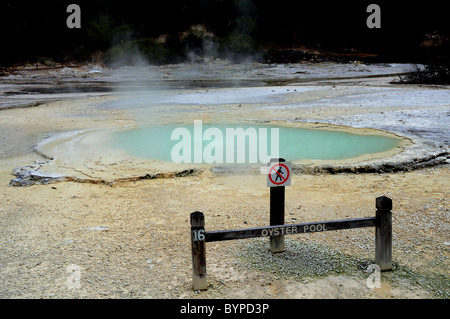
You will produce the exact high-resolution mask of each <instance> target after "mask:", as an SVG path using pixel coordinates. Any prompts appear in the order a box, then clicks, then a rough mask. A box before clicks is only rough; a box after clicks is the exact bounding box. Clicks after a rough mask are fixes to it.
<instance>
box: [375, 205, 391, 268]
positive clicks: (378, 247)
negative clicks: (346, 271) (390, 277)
mask: <svg viewBox="0 0 450 319" xmlns="http://www.w3.org/2000/svg"><path fill="white" fill-rule="evenodd" d="M376 208H377V212H376V217H377V226H376V228H375V263H376V264H377V265H378V266H379V267H380V270H381V271H385V270H391V269H392V212H391V209H392V200H391V199H390V198H388V197H386V196H382V197H378V198H377V199H376Z"/></svg>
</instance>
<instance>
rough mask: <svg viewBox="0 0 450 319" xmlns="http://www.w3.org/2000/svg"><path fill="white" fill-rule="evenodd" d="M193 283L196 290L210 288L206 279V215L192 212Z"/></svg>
mask: <svg viewBox="0 0 450 319" xmlns="http://www.w3.org/2000/svg"><path fill="white" fill-rule="evenodd" d="M191 243H192V283H193V288H194V290H206V289H208V280H207V279H206V249H205V248H206V247H205V215H203V213H202V212H193V213H191Z"/></svg>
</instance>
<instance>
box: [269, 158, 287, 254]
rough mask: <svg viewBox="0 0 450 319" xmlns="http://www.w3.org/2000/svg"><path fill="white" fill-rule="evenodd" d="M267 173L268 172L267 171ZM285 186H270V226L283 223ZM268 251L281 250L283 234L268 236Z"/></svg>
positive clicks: (273, 160) (281, 159) (277, 251)
mask: <svg viewBox="0 0 450 319" xmlns="http://www.w3.org/2000/svg"><path fill="white" fill-rule="evenodd" d="M270 162H271V163H272V162H278V163H282V162H285V160H284V158H277V159H271V160H270ZM268 173H269V172H268ZM284 202H285V187H284V186H275V187H270V226H277V225H284ZM269 249H270V251H271V252H273V253H280V252H283V251H284V250H285V249H284V235H278V236H270V248H269Z"/></svg>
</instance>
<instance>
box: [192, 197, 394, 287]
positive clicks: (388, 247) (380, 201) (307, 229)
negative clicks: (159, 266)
mask: <svg viewBox="0 0 450 319" xmlns="http://www.w3.org/2000/svg"><path fill="white" fill-rule="evenodd" d="M376 209H377V210H376V215H375V217H365V218H353V219H344V220H330V221H321V222H312V223H301V224H288V225H273V226H266V227H254V228H245V229H231V230H218V231H208V232H207V231H205V216H204V214H203V213H202V212H198V211H197V212H193V213H192V214H191V244H192V279H193V288H194V290H206V289H208V282H207V277H206V242H213V241H224V240H235V239H246V238H255V237H267V236H270V237H280V236H284V235H296V234H302V233H313V232H322V231H331V230H343V229H352V228H362V227H375V263H376V264H377V265H378V266H379V267H380V270H381V271H385V270H390V269H392V213H391V209H392V200H391V199H390V198H388V197H385V196H382V197H378V198H377V199H376ZM283 246H284V245H283Z"/></svg>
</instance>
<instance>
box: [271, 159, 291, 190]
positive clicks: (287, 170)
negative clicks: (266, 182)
mask: <svg viewBox="0 0 450 319" xmlns="http://www.w3.org/2000/svg"><path fill="white" fill-rule="evenodd" d="M277 166H283V167H284V168H286V172H287V176H286V178H284V177H283V176H282V175H280V174H278V172H277V171H275V173H276V174H277V175H278V176H280V177H281V179H282V181H281V182H278V183H277V182H275V181H274V180H273V179H272V174H271V172H272V170H274V169H275V167H277ZM289 174H290V172H289V168H288V167H287V166H286V165H284V164H281V163H278V164H275V165H274V166H272V167H271V168H270V170H269V179H270V181H271V182H272V183H274V184H275V185H281V184H284V183H285V182H286V181H287V180H288V178H289Z"/></svg>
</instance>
